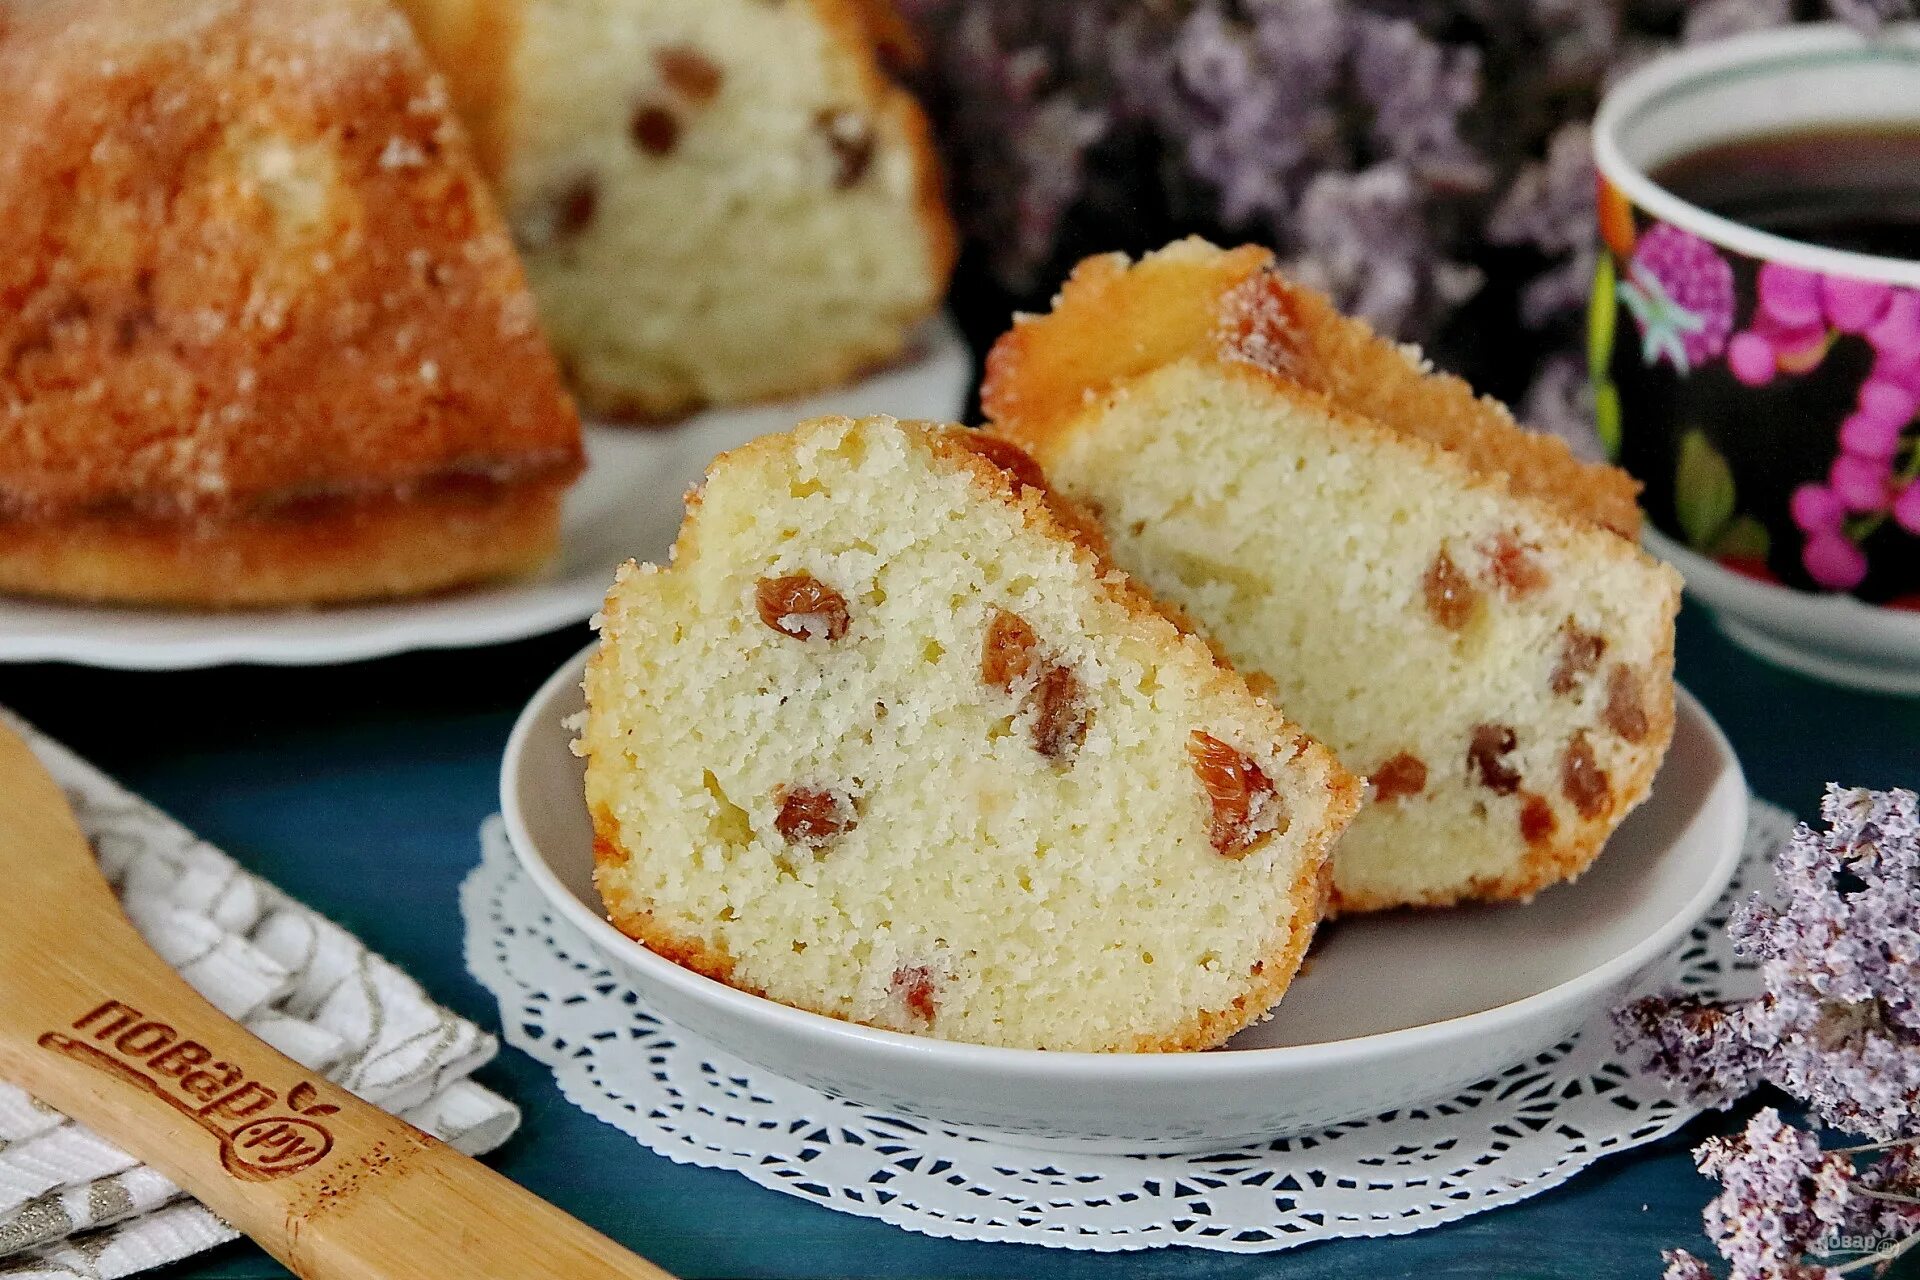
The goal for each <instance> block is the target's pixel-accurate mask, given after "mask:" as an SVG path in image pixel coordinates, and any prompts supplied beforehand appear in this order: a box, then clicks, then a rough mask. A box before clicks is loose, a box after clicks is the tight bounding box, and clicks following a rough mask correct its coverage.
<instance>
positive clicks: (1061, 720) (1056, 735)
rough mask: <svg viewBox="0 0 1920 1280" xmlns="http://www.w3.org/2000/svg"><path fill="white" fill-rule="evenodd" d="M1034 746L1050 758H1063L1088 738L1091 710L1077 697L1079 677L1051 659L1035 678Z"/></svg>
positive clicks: (1033, 696)
mask: <svg viewBox="0 0 1920 1280" xmlns="http://www.w3.org/2000/svg"><path fill="white" fill-rule="evenodd" d="M1031 699H1032V702H1033V708H1034V711H1033V749H1034V750H1035V751H1038V752H1039V753H1040V754H1041V755H1043V756H1045V757H1046V758H1047V759H1049V760H1065V759H1067V758H1068V757H1069V756H1071V755H1073V754H1074V753H1075V752H1076V751H1078V750H1079V749H1080V744H1081V743H1082V742H1085V741H1086V739H1087V727H1088V725H1090V724H1091V723H1092V722H1093V713H1092V711H1091V710H1089V709H1088V707H1087V704H1086V702H1085V701H1084V700H1082V698H1081V697H1080V681H1079V680H1078V679H1077V678H1076V677H1075V676H1074V674H1073V672H1072V671H1070V670H1069V669H1067V668H1066V667H1064V666H1062V665H1060V664H1059V663H1057V662H1056V663H1054V664H1053V665H1052V666H1050V667H1048V668H1047V669H1046V670H1045V671H1043V672H1041V673H1040V679H1039V680H1037V681H1035V682H1034V686H1033V693H1032V695H1031Z"/></svg>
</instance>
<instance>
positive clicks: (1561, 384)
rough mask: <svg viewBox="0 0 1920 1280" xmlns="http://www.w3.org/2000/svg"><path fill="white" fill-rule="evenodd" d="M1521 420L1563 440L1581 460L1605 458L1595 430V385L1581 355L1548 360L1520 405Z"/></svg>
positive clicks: (1560, 356)
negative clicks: (1588, 374) (1589, 376)
mask: <svg viewBox="0 0 1920 1280" xmlns="http://www.w3.org/2000/svg"><path fill="white" fill-rule="evenodd" d="M1520 417H1521V420H1522V421H1524V422H1527V423H1530V424H1531V425H1532V426H1534V427H1535V428H1536V429H1538V430H1541V431H1551V432H1553V433H1554V434H1555V435H1557V436H1559V437H1561V438H1562V439H1564V440H1565V441H1566V442H1567V443H1568V444H1570V445H1572V446H1573V451H1574V453H1576V454H1578V455H1579V456H1580V457H1582V458H1591V459H1596V460H1597V459H1600V458H1603V457H1605V456H1606V449H1605V447H1604V446H1603V445H1602V444H1601V442H1600V433H1599V431H1598V430H1597V429H1595V427H1594V417H1593V383H1592V381H1591V380H1590V379H1589V378H1588V377H1587V365H1586V361H1584V360H1582V359H1581V358H1579V357H1578V356H1571V355H1555V356H1549V357H1547V359H1546V361H1545V362H1544V363H1543V364H1542V365H1541V366H1540V373H1539V375H1538V376H1537V377H1535V378H1534V380H1533V386H1532V387H1530V388H1529V389H1528V391H1527V398H1526V399H1525V400H1524V401H1522V402H1521V405H1520Z"/></svg>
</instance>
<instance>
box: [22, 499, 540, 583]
mask: <svg viewBox="0 0 1920 1280" xmlns="http://www.w3.org/2000/svg"><path fill="white" fill-rule="evenodd" d="M565 489H566V486H565V485H564V484H560V483H555V482H551V481H536V482H532V483H525V484H512V485H497V484H492V483H478V484H475V483H464V484H462V483H454V484H443V485H437V486H430V487H429V488H428V489H426V490H425V491H423V492H420V493H417V494H412V495H409V496H408V497H406V498H404V499H403V498H398V497H393V496H383V497H377V498H358V499H351V498H325V499H313V500H308V501H303V502H293V503H285V504H281V505H280V506H278V507H275V508H270V509H268V510H265V511H260V512H252V513H245V514H237V515H230V516H223V517H220V518H217V519H210V520H193V519H178V518H173V519H168V518H154V517H150V516H141V515H137V514H134V513H131V512H126V511H121V512H112V513H88V514H77V515H64V516H59V517H55V518H52V519H42V520H0V591H10V592H19V593H22V594H26V595H36V596H46V597H57V598H60V599H66V600H83V601H97V602H111V603H115V604H135V605H155V606H173V607H179V606H191V607H195V608H228V609H239V608H256V607H269V606H284V605H290V604H321V603H335V602H344V601H352V600H372V599H381V598H387V597H394V596H407V595H415V594H419V593H422V592H429V591H440V590H445V589H447V588H451V587H457V586H462V585H466V584H469V583H475V582H484V581H489V580H492V579H496V578H505V577H514V576H517V575H520V574H525V573H531V572H533V571H534V570H535V569H538V568H539V567H540V565H541V564H542V563H543V562H545V560H546V559H547V558H548V557H549V556H550V555H551V554H552V553H553V550H554V547H555V546H556V545H557V543H558V541H559V530H560V502H561V497H562V495H563V494H564V492H565Z"/></svg>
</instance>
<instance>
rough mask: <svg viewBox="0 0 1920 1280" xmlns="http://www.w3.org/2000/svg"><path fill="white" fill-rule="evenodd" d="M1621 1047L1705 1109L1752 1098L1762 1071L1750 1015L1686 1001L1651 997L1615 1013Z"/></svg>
mask: <svg viewBox="0 0 1920 1280" xmlns="http://www.w3.org/2000/svg"><path fill="white" fill-rule="evenodd" d="M1613 1016H1614V1021H1615V1023H1616V1024H1617V1025H1618V1026H1619V1027H1620V1028H1621V1030H1622V1032H1623V1033H1624V1034H1623V1035H1622V1044H1623V1046H1624V1047H1626V1048H1628V1049H1629V1050H1630V1051H1633V1052H1636V1053H1637V1054H1638V1056H1639V1059H1640V1065H1641V1068H1642V1069H1643V1070H1647V1071H1651V1072H1653V1073H1655V1074H1656V1075H1659V1076H1661V1077H1662V1078H1663V1079H1664V1080H1665V1081H1666V1082H1667V1084H1668V1085H1669V1086H1670V1087H1672V1088H1673V1089H1674V1090H1675V1091H1676V1092H1679V1093H1682V1094H1684V1095H1685V1096H1686V1097H1687V1098H1688V1100H1690V1101H1692V1102H1696V1103H1699V1104H1701V1105H1703V1106H1712V1107H1724V1106H1726V1105H1728V1104H1729V1103H1731V1102H1733V1101H1734V1100H1735V1099H1737V1098H1740V1097H1743V1096H1745V1095H1746V1094H1748V1093H1750V1092H1752V1090H1753V1087H1754V1085H1755V1084H1757V1083H1758V1081H1759V1074H1760V1073H1759V1065H1758V1063H1757V1062H1756V1061H1755V1056H1756V1055H1755V1054H1754V1053H1753V1050H1752V1046H1751V1044H1750V1043H1749V1041H1748V1038H1747V1035H1746V1034H1745V1032H1746V1030H1747V1029H1746V1027H1745V1018H1746V1011H1745V1010H1744V1009H1740V1008H1733V1009H1729V1008H1728V1007H1727V1006H1725V1005H1722V1004H1718V1003H1715V1002H1713V1001H1709V1000H1694V999H1689V998H1687V997H1684V996H1649V997H1647V998H1646V999H1644V1000H1636V1001H1634V1002H1633V1003H1632V1004H1629V1005H1626V1006H1624V1007H1623V1008H1620V1009H1618V1010H1615V1012H1614V1015H1613Z"/></svg>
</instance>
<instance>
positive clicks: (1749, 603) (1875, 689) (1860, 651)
mask: <svg viewBox="0 0 1920 1280" xmlns="http://www.w3.org/2000/svg"><path fill="white" fill-rule="evenodd" d="M1640 538H1641V541H1642V542H1644V543H1646V547H1647V550H1648V551H1650V552H1652V553H1653V554H1654V555H1656V556H1659V557H1660V558H1661V559H1662V560H1665V561H1666V562H1667V563H1669V564H1671V565H1672V566H1673V567H1674V568H1676V569H1678V570H1679V571H1680V576H1681V577H1683V578H1685V579H1686V580H1687V590H1688V591H1691V592H1692V593H1693V594H1694V596H1695V598H1697V599H1698V600H1699V601H1700V603H1702V604H1704V605H1706V606H1707V608H1708V610H1709V611H1710V612H1711V613H1712V614H1713V620H1714V621H1715V622H1716V623H1718V624H1719V626H1720V630H1722V631H1723V632H1725V633H1726V636H1727V638H1728V639H1729V640H1731V641H1733V642H1734V643H1735V644H1737V645H1739V646H1740V647H1741V648H1743V649H1745V650H1747V651H1748V652H1749V653H1753V654H1755V655H1757V656H1759V657H1762V658H1765V659H1766V660H1767V661H1769V662H1772V663H1776V664H1778V665H1780V666H1783V667H1786V668H1787V669H1788V670H1790V671H1798V672H1799V673H1800V674H1801V675H1806V676H1812V677H1813V678H1814V679H1816V680H1826V681H1828V682H1830V683H1832V684H1837V685H1843V686H1845V687H1846V688H1849V689H1864V690H1866V691H1867V692H1869V693H1900V694H1910V695H1911V694H1920V613H1912V612H1908V611H1906V610H1903V609H1883V608H1880V607H1878V606H1876V605H1870V604H1867V603H1866V602H1865V601H1861V600H1856V599H1854V598H1853V597H1852V596H1842V595H1817V594H1815V593H1813V592H1810V591H1795V590H1793V589H1792V588H1790V587H1782V586H1777V585H1775V584H1773V583H1771V582H1760V581H1757V580H1755V579H1753V578H1749V577H1746V576H1745V575H1743V574H1738V573H1735V572H1734V571H1733V570H1731V569H1728V568H1726V567H1725V566H1724V565H1721V564H1719V563H1717V562H1715V561H1713V560H1710V559H1708V558H1707V557H1706V556H1703V555H1700V554H1699V553H1698V552H1695V551H1691V550H1689V549H1688V548H1686V547H1684V546H1682V545H1681V544H1680V543H1678V542H1676V541H1674V540H1673V539H1672V538H1669V537H1667V536H1666V535H1665V534H1663V533H1661V532H1660V531H1659V530H1657V529H1655V528H1653V527H1652V526H1648V527H1647V528H1646V529H1644V530H1642V531H1641V534H1640Z"/></svg>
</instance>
